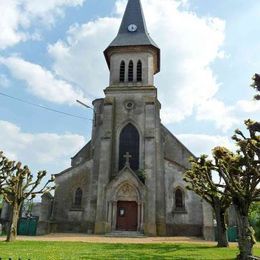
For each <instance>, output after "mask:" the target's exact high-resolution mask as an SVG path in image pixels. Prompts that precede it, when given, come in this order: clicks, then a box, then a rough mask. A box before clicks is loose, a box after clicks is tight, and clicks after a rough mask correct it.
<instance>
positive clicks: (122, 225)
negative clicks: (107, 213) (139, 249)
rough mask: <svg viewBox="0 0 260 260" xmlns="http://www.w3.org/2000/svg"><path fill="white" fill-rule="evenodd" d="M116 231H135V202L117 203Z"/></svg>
mask: <svg viewBox="0 0 260 260" xmlns="http://www.w3.org/2000/svg"><path fill="white" fill-rule="evenodd" d="M116 227H117V230H122V231H137V203H136V202H135V201H118V202H117V225H116Z"/></svg>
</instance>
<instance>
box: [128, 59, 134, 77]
mask: <svg viewBox="0 0 260 260" xmlns="http://www.w3.org/2000/svg"><path fill="white" fill-rule="evenodd" d="M133 80H134V63H133V61H130V62H129V66H128V81H129V82H132V81H133Z"/></svg>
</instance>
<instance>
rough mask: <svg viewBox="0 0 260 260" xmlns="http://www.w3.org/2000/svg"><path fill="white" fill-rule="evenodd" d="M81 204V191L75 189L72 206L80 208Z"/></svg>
mask: <svg viewBox="0 0 260 260" xmlns="http://www.w3.org/2000/svg"><path fill="white" fill-rule="evenodd" d="M81 203H82V189H81V188H77V190H76V192H75V200H74V206H75V207H78V208H80V207H81Z"/></svg>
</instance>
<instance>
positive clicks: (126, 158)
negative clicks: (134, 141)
mask: <svg viewBox="0 0 260 260" xmlns="http://www.w3.org/2000/svg"><path fill="white" fill-rule="evenodd" d="M124 158H125V166H127V167H130V159H131V158H132V155H131V154H130V153H129V152H127V153H126V154H125V155H124Z"/></svg>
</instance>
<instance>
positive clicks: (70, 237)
mask: <svg viewBox="0 0 260 260" xmlns="http://www.w3.org/2000/svg"><path fill="white" fill-rule="evenodd" d="M4 239H5V237H0V240H2V241H3V240H4ZM17 240H20V241H70V242H87V243H126V244H130V243H131V244H132V243H133V244H151V243H156V244H157V243H177V242H179V243H200V244H201V243H203V244H204V243H205V244H210V245H211V244H212V245H214V244H216V243H215V242H209V241H205V240H202V239H201V238H197V237H137V238H135V237H107V236H97V235H85V234H64V233H63V234H59V233H56V234H49V235H45V236H36V237H30V236H18V239H17Z"/></svg>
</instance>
